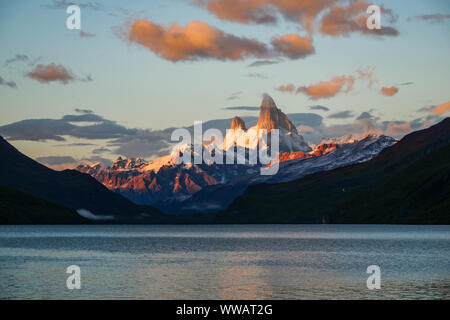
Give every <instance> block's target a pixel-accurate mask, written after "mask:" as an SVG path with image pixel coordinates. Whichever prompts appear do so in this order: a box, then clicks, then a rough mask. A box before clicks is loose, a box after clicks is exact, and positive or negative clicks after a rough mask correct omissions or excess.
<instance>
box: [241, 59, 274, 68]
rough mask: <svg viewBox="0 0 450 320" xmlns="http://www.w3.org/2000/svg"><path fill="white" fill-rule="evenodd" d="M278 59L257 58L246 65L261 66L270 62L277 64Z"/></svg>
mask: <svg viewBox="0 0 450 320" xmlns="http://www.w3.org/2000/svg"><path fill="white" fill-rule="evenodd" d="M280 62H281V61H280V60H258V61H255V62H252V63H250V64H249V65H248V67H261V66H267V65H271V64H277V63H280Z"/></svg>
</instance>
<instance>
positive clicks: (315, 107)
mask: <svg viewBox="0 0 450 320" xmlns="http://www.w3.org/2000/svg"><path fill="white" fill-rule="evenodd" d="M309 109H310V110H321V111H330V108H328V107H325V106H320V105H315V106H309Z"/></svg>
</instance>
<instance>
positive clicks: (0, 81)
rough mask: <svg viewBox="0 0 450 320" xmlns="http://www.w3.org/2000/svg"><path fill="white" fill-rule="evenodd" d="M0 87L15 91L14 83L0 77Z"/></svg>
mask: <svg viewBox="0 0 450 320" xmlns="http://www.w3.org/2000/svg"><path fill="white" fill-rule="evenodd" d="M0 86H5V87H10V88H13V89H17V84H16V83H15V82H14V81H7V80H5V79H3V78H2V77H0Z"/></svg>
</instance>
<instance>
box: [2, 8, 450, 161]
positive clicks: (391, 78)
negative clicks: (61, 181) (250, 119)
mask: <svg viewBox="0 0 450 320" xmlns="http://www.w3.org/2000/svg"><path fill="white" fill-rule="evenodd" d="M73 3H74V4H77V5H78V6H79V7H80V10H81V30H70V29H68V28H67V27H66V20H67V18H68V17H69V14H67V13H66V8H67V7H68V6H69V5H70V4H71V2H68V1H64V0H58V1H51V0H45V1H36V0H30V1H26V0H19V1H13V0H11V1H10V0H3V1H1V3H0V40H1V42H2V46H1V47H2V49H1V50H0V115H1V117H0V135H2V136H3V137H5V138H6V139H7V140H8V141H9V142H10V143H12V144H13V145H14V146H15V147H17V148H18V149H19V150H20V151H21V152H23V153H25V154H26V155H28V156H30V157H32V158H34V159H37V160H38V161H40V162H42V163H44V164H47V165H49V166H52V167H54V168H56V169H62V168H67V167H73V166H74V165H75V164H77V163H80V162H96V161H101V162H103V163H104V164H108V163H109V162H110V161H111V160H113V159H115V158H116V157H117V156H119V155H121V156H125V157H130V156H133V157H134V156H141V157H144V158H148V159H150V158H154V157H157V156H160V155H162V154H165V153H167V152H168V150H169V149H170V148H169V147H170V143H168V141H167V136H168V133H169V134H170V129H167V128H173V127H183V126H190V125H192V124H193V123H194V121H196V120H203V121H207V120H213V119H227V118H232V117H233V116H235V115H240V116H257V114H258V111H257V108H255V107H258V106H259V105H260V102H261V98H262V95H263V93H268V94H269V95H271V96H272V97H273V98H274V100H275V102H276V103H277V105H278V107H279V108H280V109H281V110H282V111H283V112H285V113H287V114H293V113H302V114H305V118H304V119H305V121H303V122H302V126H301V131H302V132H303V133H304V136H305V138H306V139H307V140H311V141H313V142H316V141H317V139H318V138H319V137H320V136H332V135H343V134H348V133H352V131H358V130H359V131H361V130H364V128H366V127H367V123H370V126H371V127H376V128H377V130H379V131H381V132H383V133H385V134H389V135H392V136H396V137H401V136H402V135H404V134H407V133H409V132H411V131H412V130H417V129H420V128H424V127H427V126H429V125H431V124H433V123H436V122H437V121H439V120H441V119H443V118H444V117H445V116H448V115H449V100H450V98H449V92H450V90H449V89H450V72H449V71H450V59H449V54H448V52H450V2H449V1H447V0H427V1H425V0H394V1H385V2H381V1H373V2H366V1H363V0H358V1H349V0H316V1H303V0H251V1H250V0H228V1H224V0H166V1H159V0H153V1H115V0H109V1H92V2H88V1H84V2H73ZM370 4H376V5H378V6H379V7H380V8H381V27H382V29H381V30H372V31H371V30H368V29H367V26H366V23H365V21H366V20H365V19H366V17H367V16H368V14H367V13H366V9H367V7H368V6H369V5H370ZM240 107H243V108H240ZM306 114H307V115H306ZM311 115H318V116H320V117H321V121H320V123H317V122H314V123H308V122H307V121H306V119H312V118H313V117H312V116H311Z"/></svg>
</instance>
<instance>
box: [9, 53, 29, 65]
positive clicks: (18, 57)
mask: <svg viewBox="0 0 450 320" xmlns="http://www.w3.org/2000/svg"><path fill="white" fill-rule="evenodd" d="M29 60H30V58H29V57H28V56H27V55H26V54H19V53H18V54H16V55H15V56H14V57H12V58H9V59H6V61H5V65H9V64H12V63H15V62H24V61H29Z"/></svg>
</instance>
